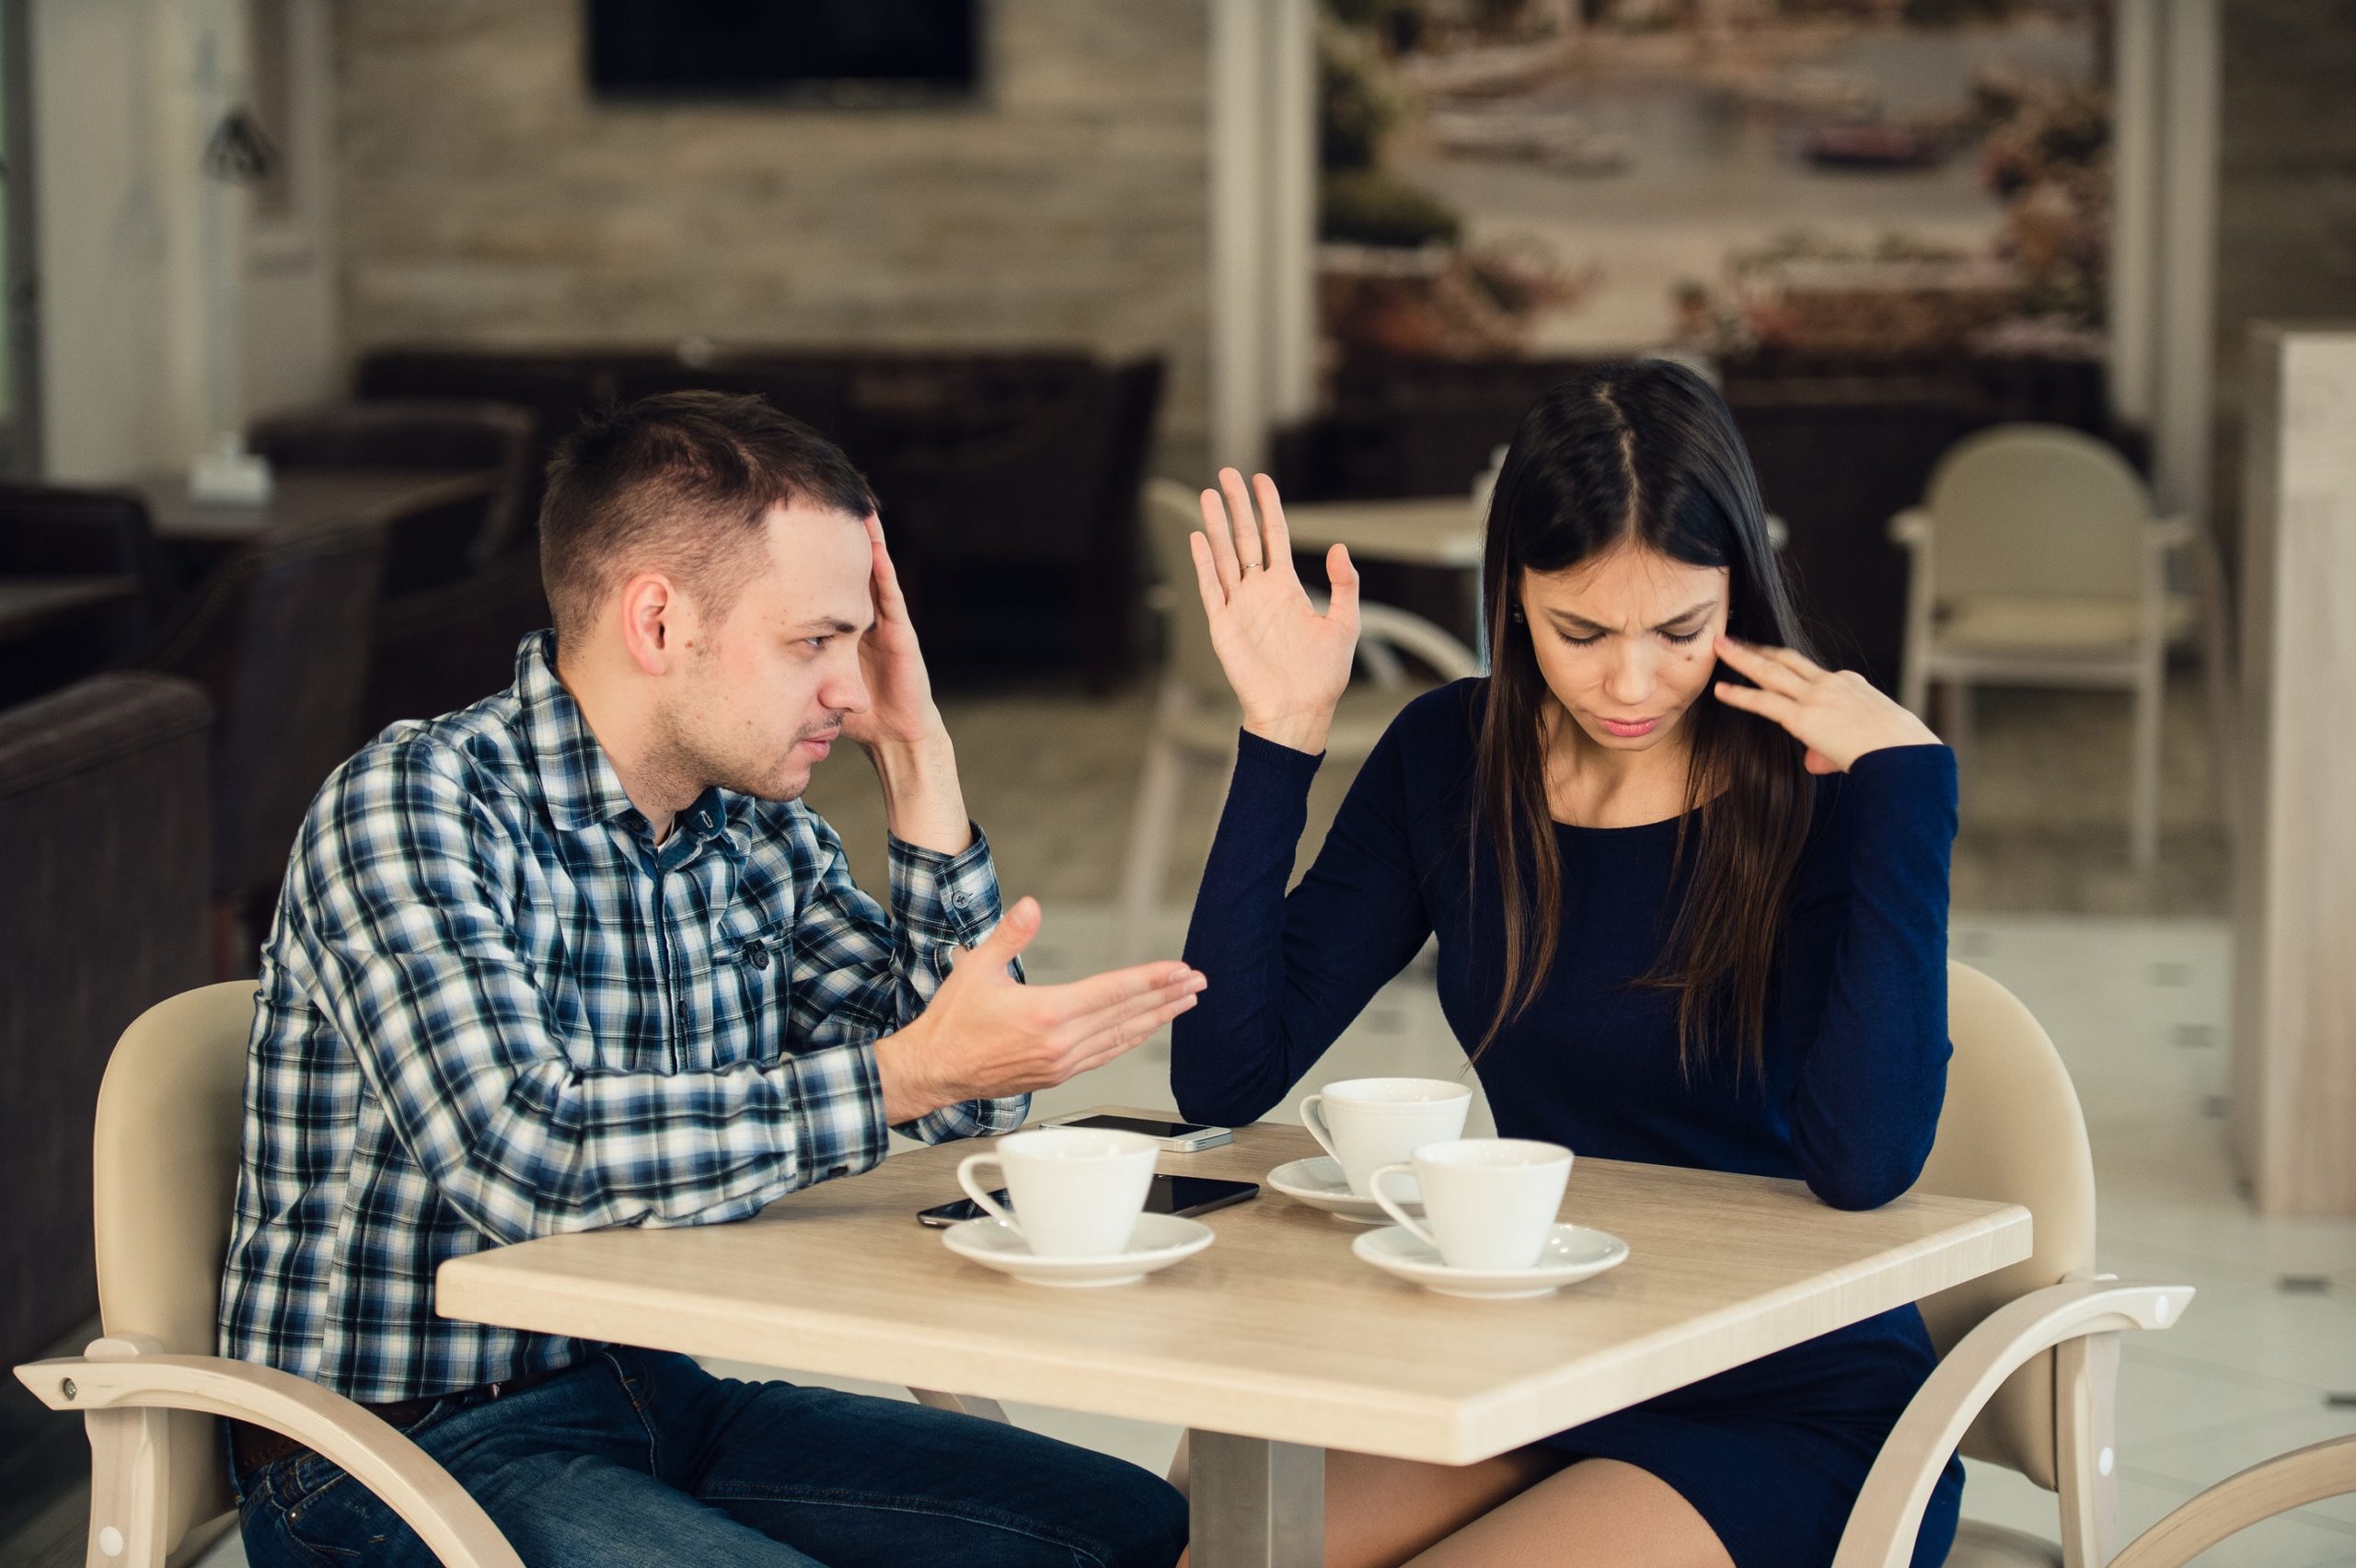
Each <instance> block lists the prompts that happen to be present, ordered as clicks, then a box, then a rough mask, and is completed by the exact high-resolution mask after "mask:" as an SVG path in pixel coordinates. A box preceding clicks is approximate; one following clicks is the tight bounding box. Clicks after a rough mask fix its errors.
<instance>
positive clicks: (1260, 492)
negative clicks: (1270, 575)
mask: <svg viewBox="0 0 2356 1568" xmlns="http://www.w3.org/2000/svg"><path fill="white" fill-rule="evenodd" d="M1252 494H1253V498H1254V499H1255V500H1257V501H1258V502H1259V503H1260V542H1261V544H1262V545H1263V546H1264V547H1265V549H1266V552H1267V553H1266V554H1265V555H1264V556H1263V557H1262V558H1261V559H1263V560H1264V561H1265V562H1266V563H1267V568H1268V570H1269V571H1274V572H1280V573H1282V574H1283V575H1284V576H1287V577H1292V576H1293V575H1294V573H1293V569H1292V529H1291V528H1290V527H1289V526H1288V525H1287V524H1286V522H1285V503H1284V499H1283V498H1282V497H1281V496H1279V495H1277V494H1276V480H1274V479H1272V478H1268V476H1267V475H1265V474H1254V475H1253V476H1252Z"/></svg>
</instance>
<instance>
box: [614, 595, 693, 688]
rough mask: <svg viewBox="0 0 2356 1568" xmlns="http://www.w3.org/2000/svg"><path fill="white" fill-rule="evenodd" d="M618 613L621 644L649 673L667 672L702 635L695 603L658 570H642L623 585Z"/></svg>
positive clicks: (633, 659)
mask: <svg viewBox="0 0 2356 1568" xmlns="http://www.w3.org/2000/svg"><path fill="white" fill-rule="evenodd" d="M616 614H617V615H618V617H619V618H620V622H621V634H622V647H623V649H624V650H625V651H627V652H628V653H629V657H630V662H631V663H634V664H636V665H637V666H638V667H639V669H640V670H641V672H643V673H644V674H650V675H661V674H668V673H669V672H670V671H672V670H673V669H676V667H677V665H678V662H679V660H680V659H681V658H683V657H684V656H685V655H686V654H687V651H688V649H689V648H690V647H692V646H693V644H694V641H695V640H696V639H697V637H698V636H699V635H700V628H699V626H698V625H697V617H696V614H695V608H694V606H693V605H691V604H689V603H688V601H687V597H686V596H685V595H684V594H681V593H680V592H679V590H678V586H677V584H676V583H674V582H672V581H671V580H670V579H669V578H668V577H666V576H664V574H663V573H661V572H659V571H641V572H639V573H637V574H635V575H634V576H632V577H631V578H630V579H629V581H628V582H624V583H623V584H622V586H621V592H620V594H619V595H618V604H617V605H616Z"/></svg>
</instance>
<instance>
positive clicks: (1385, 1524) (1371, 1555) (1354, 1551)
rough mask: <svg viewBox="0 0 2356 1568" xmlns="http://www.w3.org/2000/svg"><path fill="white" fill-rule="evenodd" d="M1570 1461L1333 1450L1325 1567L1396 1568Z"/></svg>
mask: <svg viewBox="0 0 2356 1568" xmlns="http://www.w3.org/2000/svg"><path fill="white" fill-rule="evenodd" d="M1565 1462H1566V1457H1565V1456H1564V1455H1561V1454H1556V1453H1553V1452H1551V1451H1549V1450H1547V1449H1544V1448H1517V1449H1515V1450H1514V1451H1513V1452H1512V1453H1509V1454H1500V1455H1498V1456H1497V1457H1496V1458H1494V1459H1484V1460H1482V1461H1481V1462H1480V1463H1479V1464H1473V1465H1426V1464H1418V1463H1416V1462H1415V1460H1413V1459H1381V1458H1374V1457H1373V1456H1372V1455H1370V1454H1343V1453H1330V1452H1329V1453H1328V1454H1327V1455H1326V1456H1325V1568H1398V1564H1400V1563H1402V1562H1406V1561H1407V1560H1408V1559H1409V1558H1411V1557H1413V1556H1415V1553H1417V1552H1419V1551H1423V1550H1424V1549H1425V1548H1426V1547H1428V1546H1431V1545H1432V1544H1434V1543H1435V1542H1437V1541H1439V1540H1442V1539H1446V1538H1447V1537H1449V1536H1450V1535H1452V1534H1454V1533H1455V1532H1456V1531H1458V1530H1461V1529H1462V1528H1464V1527H1465V1526H1467V1525H1469V1524H1471V1523H1472V1522H1473V1521H1474V1520H1476V1519H1478V1518H1480V1517H1481V1516H1483V1515H1484V1514H1486V1513H1488V1512H1489V1511H1490V1510H1491V1509H1493V1508H1495V1507H1496V1506H1497V1505H1500V1504H1502V1503H1505V1502H1507V1501H1508V1500H1509V1499H1511V1498H1512V1497H1513V1496H1514V1495H1515V1494H1516V1493H1519V1492H1522V1491H1524V1490H1526V1489H1527V1488H1529V1487H1531V1486H1534V1485H1536V1484H1537V1483H1539V1482H1542V1481H1544V1480H1545V1479H1546V1478H1547V1477H1548V1476H1550V1475H1552V1474H1553V1473H1554V1472H1555V1471H1556V1470H1561V1469H1562V1468H1563V1466H1564V1464H1565Z"/></svg>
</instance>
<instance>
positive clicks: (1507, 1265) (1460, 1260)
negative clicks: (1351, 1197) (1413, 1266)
mask: <svg viewBox="0 0 2356 1568" xmlns="http://www.w3.org/2000/svg"><path fill="white" fill-rule="evenodd" d="M1410 1173H1412V1174H1413V1175H1414V1176H1415V1184H1416V1185H1417V1186H1418V1187H1420V1188H1421V1189H1422V1190H1423V1199H1424V1216H1425V1217H1426V1219H1428V1220H1430V1222H1431V1223H1430V1225H1429V1226H1428V1227H1426V1226H1425V1225H1423V1224H1421V1223H1419V1222H1418V1221H1417V1220H1416V1218H1415V1216H1414V1215H1411V1214H1409V1213H1408V1212H1407V1211H1406V1210H1405V1209H1404V1208H1402V1207H1401V1206H1400V1205H1399V1204H1398V1203H1397V1202H1396V1201H1394V1200H1393V1199H1392V1196H1391V1194H1390V1193H1388V1192H1386V1191H1385V1190H1384V1189H1385V1186H1386V1184H1387V1183H1389V1182H1391V1181H1392V1178H1393V1177H1395V1176H1400V1175H1406V1174H1410ZM1570 1179H1571V1151H1570V1150H1569V1149H1566V1148H1565V1147H1563V1146H1562V1145H1561V1144H1551V1143H1537V1142H1534V1141H1532V1140H1530V1139H1529V1138H1455V1139H1452V1140H1450V1141H1449V1142H1447V1143H1434V1144H1426V1145H1425V1146H1424V1147H1421V1148H1419V1149H1417V1150H1415V1153H1414V1155H1412V1156H1411V1157H1409V1158H1408V1159H1405V1160H1403V1161H1401V1162H1399V1163H1398V1164H1395V1165H1386V1166H1384V1167H1383V1168H1382V1169H1381V1170H1378V1171H1376V1172H1375V1173H1374V1175H1373V1176H1372V1178H1371V1179H1370V1180H1369V1184H1368V1188H1367V1191H1368V1193H1369V1195H1370V1196H1371V1197H1372V1198H1373V1199H1374V1201H1375V1202H1376V1203H1379V1204H1380V1205H1382V1209H1383V1212H1384V1213H1385V1214H1388V1215H1389V1216H1391V1217H1392V1218H1393V1219H1395V1220H1397V1221H1398V1222H1399V1223H1400V1224H1401V1225H1403V1226H1405V1227H1406V1228H1408V1229H1409V1230H1412V1231H1414V1232H1415V1234H1416V1235H1418V1236H1420V1237H1422V1238H1423V1239H1425V1240H1426V1241H1427V1242H1429V1243H1430V1244H1431V1245H1432V1246H1433V1247H1434V1248H1436V1249H1438V1252H1439V1255H1440V1259H1441V1261H1442V1262H1446V1263H1447V1264H1448V1266H1449V1267H1450V1268H1452V1269H1526V1268H1531V1267H1534V1266H1536V1264H1537V1262H1538V1259H1539V1256H1540V1255H1541V1254H1542V1253H1543V1252H1544V1251H1545V1250H1546V1239H1547V1238H1548V1237H1549V1236H1551V1235H1553V1230H1554V1221H1555V1216H1557V1215H1558V1214H1560V1213H1561V1212H1562V1208H1563V1187H1564V1184H1565V1183H1566V1182H1569V1181H1570Z"/></svg>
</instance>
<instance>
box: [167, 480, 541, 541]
mask: <svg viewBox="0 0 2356 1568" xmlns="http://www.w3.org/2000/svg"><path fill="white" fill-rule="evenodd" d="M498 482H499V475H498V473H497V471H496V470H493V469H481V470H468V469H431V468H425V469H418V468H282V469H280V470H279V471H278V473H277V475H276V476H275V478H274V481H273V483H272V485H271V497H270V500H269V501H268V502H264V503H263V504H262V505H260V506H213V505H205V504H201V503H199V502H194V501H191V500H190V499H189V493H188V476H187V475H186V474H185V473H181V472H177V471H175V472H168V473H152V474H143V475H141V476H140V477H139V478H137V479H135V480H133V488H135V489H136V490H138V491H139V493H140V494H141V495H142V496H144V498H145V499H146V502H147V514H148V516H149V518H150V519H151V520H152V521H153V523H154V525H155V528H156V537H158V538H161V539H167V540H174V541H186V542H189V543H192V544H216V545H234V544H242V543H244V542H245V541H247V540H248V539H251V538H253V537H255V536H257V535H260V534H264V533H268V532H271V531H273V530H276V529H280V528H328V527H337V526H342V525H352V524H366V523H373V522H382V521H385V520H387V519H390V518H393V517H398V516H399V515H401V514H402V513H408V512H412V511H416V510H418V509H420V508H422V507H427V506H433V505H439V504H441V503H443V502H454V501H458V500H462V499H464V498H465V497H468V496H469V495H488V494H489V493H490V492H491V490H492V489H493V488H494V487H496V486H497V484H498Z"/></svg>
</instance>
